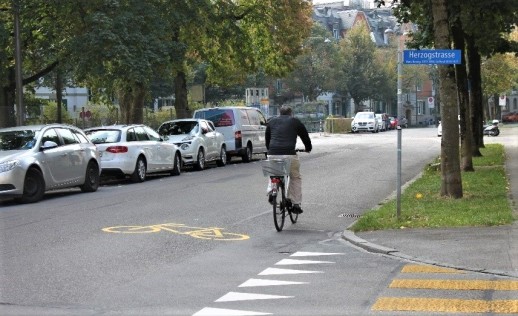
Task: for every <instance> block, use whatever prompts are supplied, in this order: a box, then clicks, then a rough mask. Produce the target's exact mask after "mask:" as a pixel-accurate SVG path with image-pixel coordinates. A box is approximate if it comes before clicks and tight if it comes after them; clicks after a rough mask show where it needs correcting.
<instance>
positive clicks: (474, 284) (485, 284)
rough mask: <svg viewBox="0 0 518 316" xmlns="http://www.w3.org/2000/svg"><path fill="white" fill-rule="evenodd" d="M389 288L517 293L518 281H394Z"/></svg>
mask: <svg viewBox="0 0 518 316" xmlns="http://www.w3.org/2000/svg"><path fill="white" fill-rule="evenodd" d="M389 287H390V288H398V289H434V290H481V291H485V290H494V291H517V290H518V281H510V280H501V281H489V280H431V279H430V280H422V279H396V280H393V281H392V283H390V285H389Z"/></svg>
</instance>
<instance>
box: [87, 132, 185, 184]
mask: <svg viewBox="0 0 518 316" xmlns="http://www.w3.org/2000/svg"><path fill="white" fill-rule="evenodd" d="M85 132H86V135H87V136H88V138H89V139H90V140H91V141H92V142H93V143H94V144H96V145H97V148H98V149H99V152H100V154H101V170H102V173H103V174H116V175H118V176H119V177H126V176H129V177H130V178H131V180H132V181H133V182H143V181H144V180H145V179H146V176H147V175H148V174H150V173H159V172H169V173H170V174H171V175H179V174H180V172H181V171H180V170H181V167H182V155H181V153H180V149H178V147H176V145H175V144H171V143H168V142H166V141H164V139H163V138H161V137H160V135H158V133H157V132H155V131H154V130H153V129H152V128H150V127H148V126H146V125H141V124H133V125H111V126H99V127H92V128H88V129H86V130H85Z"/></svg>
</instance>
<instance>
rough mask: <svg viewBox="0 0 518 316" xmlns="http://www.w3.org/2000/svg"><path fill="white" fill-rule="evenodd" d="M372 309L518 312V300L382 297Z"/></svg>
mask: <svg viewBox="0 0 518 316" xmlns="http://www.w3.org/2000/svg"><path fill="white" fill-rule="evenodd" d="M372 310H375V311H413V312H424V311H426V312H445V313H453V312H458V313H500V314H514V313H518V300H495V301H485V300H460V299H442V298H413V297H381V298H379V299H378V300H377V301H376V303H375V304H374V306H373V307H372Z"/></svg>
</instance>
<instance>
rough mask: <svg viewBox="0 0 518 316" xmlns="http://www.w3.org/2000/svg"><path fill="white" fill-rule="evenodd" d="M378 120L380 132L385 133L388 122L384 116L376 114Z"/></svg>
mask: <svg viewBox="0 0 518 316" xmlns="http://www.w3.org/2000/svg"><path fill="white" fill-rule="evenodd" d="M376 119H377V120H378V131H380V132H384V131H386V130H387V129H388V128H387V121H386V119H385V116H384V114H376Z"/></svg>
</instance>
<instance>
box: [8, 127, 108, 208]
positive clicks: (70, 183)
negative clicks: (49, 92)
mask: <svg viewBox="0 0 518 316" xmlns="http://www.w3.org/2000/svg"><path fill="white" fill-rule="evenodd" d="M99 161H100V158H99V152H98V151H97V148H96V147H95V145H94V144H93V143H92V142H90V141H89V140H88V138H87V137H86V135H85V134H84V133H83V131H81V130H80V129H79V128H77V127H75V126H71V125H64V124H49V125H34V126H18V127H11V128H2V129H0V196H2V197H14V198H15V199H17V200H18V201H19V202H22V203H32V202H37V201H39V200H41V199H42V198H43V196H44V194H45V192H46V191H49V190H54V189H62V188H69V187H80V188H81V190H82V191H84V192H93V191H96V190H97V188H98V187H99V181H100V167H99V165H100V163H99Z"/></svg>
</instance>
